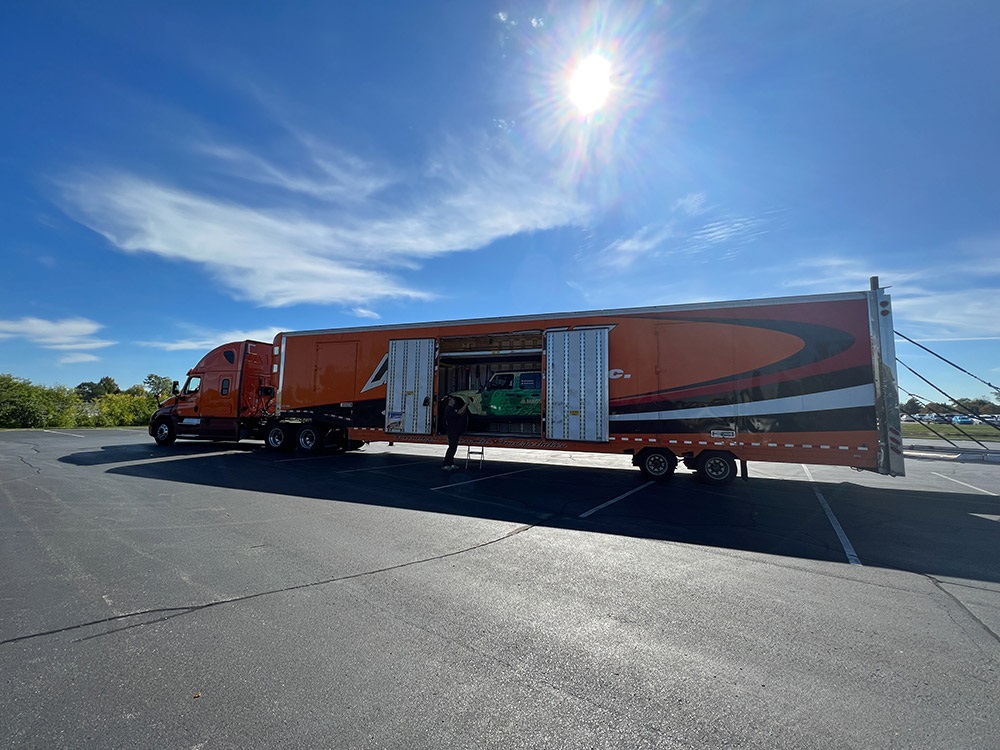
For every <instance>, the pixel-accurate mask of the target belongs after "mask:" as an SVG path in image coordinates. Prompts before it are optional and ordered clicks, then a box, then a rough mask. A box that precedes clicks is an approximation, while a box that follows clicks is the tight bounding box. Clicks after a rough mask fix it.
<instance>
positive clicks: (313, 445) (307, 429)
mask: <svg viewBox="0 0 1000 750" xmlns="http://www.w3.org/2000/svg"><path fill="white" fill-rule="evenodd" d="M325 437H326V435H325V432H324V431H323V430H321V429H320V428H319V427H317V426H316V425H314V424H305V425H302V426H301V427H300V428H299V432H298V434H297V435H296V436H295V442H296V444H297V445H298V447H299V450H300V451H302V452H303V453H319V452H320V451H321V450H322V449H323V442H324V438H325Z"/></svg>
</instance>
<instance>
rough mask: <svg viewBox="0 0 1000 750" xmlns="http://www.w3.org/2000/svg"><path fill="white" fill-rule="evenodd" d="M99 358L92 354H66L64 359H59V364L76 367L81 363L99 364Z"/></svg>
mask: <svg viewBox="0 0 1000 750" xmlns="http://www.w3.org/2000/svg"><path fill="white" fill-rule="evenodd" d="M100 361H101V358H100V357H98V356H96V355H94V354H84V353H83V352H79V353H77V354H67V355H66V356H64V357H60V358H59V364H61V365H77V364H82V363H83V362H100Z"/></svg>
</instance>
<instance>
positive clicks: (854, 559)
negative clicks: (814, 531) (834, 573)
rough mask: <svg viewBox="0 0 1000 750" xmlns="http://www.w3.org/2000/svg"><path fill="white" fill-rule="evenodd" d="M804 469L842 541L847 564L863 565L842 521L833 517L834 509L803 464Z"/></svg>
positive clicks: (841, 544)
mask: <svg viewBox="0 0 1000 750" xmlns="http://www.w3.org/2000/svg"><path fill="white" fill-rule="evenodd" d="M802 469H803V471H805V473H806V476H807V477H808V478H809V484H811V485H812V488H813V492H815V493H816V497H817V498H818V499H819V504H820V505H822V506H823V511H824V512H825V513H826V517H827V518H828V519H829V521H830V525H831V526H833V530H834V531H836V532H837V538H838V539H839V540H840V546H841V547H843V548H844V554H845V555H847V562H849V563H850V564H851V565H861V559H860V558H859V557H858V554H857V553H856V552H855V551H854V545H852V544H851V540H850V539H848V538H847V534H846V533H844V527H843V526H841V525H840V521H838V520H837V517H836V516H835V515H833V509H832V508H830V504H829V503H828V502H827V501H826V498H825V497H823V493H822V492H820V491H819V487H818V486H817V485H816V480H815V479H813V475H812V472H811V471H809V467H808V466H806V465H805V464H802Z"/></svg>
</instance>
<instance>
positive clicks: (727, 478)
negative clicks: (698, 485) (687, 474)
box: [695, 451, 736, 485]
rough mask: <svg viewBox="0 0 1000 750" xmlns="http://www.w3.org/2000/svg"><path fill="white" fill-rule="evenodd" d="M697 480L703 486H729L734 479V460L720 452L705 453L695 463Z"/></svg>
mask: <svg viewBox="0 0 1000 750" xmlns="http://www.w3.org/2000/svg"><path fill="white" fill-rule="evenodd" d="M695 465H696V471H697V472H698V479H700V480H701V481H702V482H704V483H705V484H717V485H721V484H729V483H730V482H732V481H733V480H734V479H736V459H734V458H733V457H732V456H731V455H730V454H728V453H723V452H722V451H706V452H704V453H702V454H701V455H700V456H698V458H697V460H696V462H695Z"/></svg>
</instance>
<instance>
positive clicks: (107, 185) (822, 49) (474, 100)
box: [0, 0, 1000, 398]
mask: <svg viewBox="0 0 1000 750" xmlns="http://www.w3.org/2000/svg"><path fill="white" fill-rule="evenodd" d="M998 38H1000V4H995V3H988V2H966V1H963V0H955V1H953V2H948V3H939V2H932V1H931V0H918V1H917V2H893V1H890V0H883V1H882V2H870V0H837V1H830V2H823V1H821V0H817V2H808V3H802V2H791V1H784V0H783V1H781V2H777V1H775V2H767V1H766V0H760V1H759V2H741V1H737V0H706V1H705V2H697V1H694V2H669V1H667V0H664V1H662V2H642V3H629V2H625V1H621V0H619V1H617V2H606V3H590V4H588V3H584V2H564V3H561V2H550V1H546V2H528V1H521V0H518V1H517V2H512V3H506V2H505V3H499V4H498V3H492V2H478V1H472V0H470V1H469V2H456V1H454V0H452V2H434V1H428V2H420V3H414V2H377V1H375V2H365V3H347V2H343V3H331V2H309V1H303V2H282V3H277V2H239V3H235V2H210V3H205V2H142V3H133V2H124V1H121V2H107V1H104V0H95V1H94V2H89V3H78V2H47V1H46V0H35V1H32V2H20V1H17V0H15V1H13V2H6V3H3V4H2V5H0V95H2V97H3V102H4V113H5V114H4V117H2V118H0V144H2V149H0V217H2V226H3V232H2V235H0V242H2V248H3V256H4V258H5V259H6V264H5V266H6V268H5V273H4V280H3V286H2V288H3V292H4V293H3V295H2V297H0V343H2V349H0V351H2V354H0V372H9V373H12V374H15V375H17V376H20V377H26V378H29V379H31V380H32V381H34V382H36V383H42V384H50V385H51V384H56V383H59V384H63V385H70V386H73V385H76V384H77V383H80V382H82V381H87V380H98V379H99V378H100V377H102V376H104V375H110V376H112V377H113V378H115V380H116V381H117V382H118V383H119V385H121V386H122V387H123V388H124V387H128V386H129V385H133V384H135V383H139V382H141V381H142V379H143V378H144V377H145V376H146V375H147V374H149V373H157V374H160V375H167V376H170V377H171V378H175V379H183V376H184V374H185V373H186V371H187V369H188V368H189V367H191V366H192V365H193V364H194V363H195V362H196V361H197V360H198V359H199V357H200V356H201V354H202V353H203V352H204V351H206V350H207V349H209V348H211V347H213V346H215V345H216V344H219V343H223V342H225V341H228V340H234V339H241V338H247V337H250V338H259V339H264V340H270V338H271V337H272V335H273V334H274V332H276V331H279V330H302V329H312V328H326V327H343V326H354V325H369V324H375V323H396V322H416V321H429V320H444V319H454V318H467V317H479V316H497V315H507V314H528V313H534V312H554V311H564V310H584V309H595V308H607V307H626V306H637V305H656V304H673V303H686V302H696V301H708V300H726V299H744V298H756V297H771V296H787V295H798V294H812V293H827V292H839V291H851V290H859V289H866V288H867V287H868V278H869V277H870V276H872V275H878V276H879V277H880V279H881V280H882V282H883V284H884V285H888V286H890V287H891V293H892V295H893V298H894V305H895V315H896V320H895V323H896V328H897V330H899V331H900V332H902V333H905V334H906V335H908V336H910V337H911V338H914V339H917V340H920V341H922V342H925V343H927V345H928V346H930V347H931V348H933V349H934V350H936V351H938V352H940V353H942V354H943V355H944V356H947V357H949V358H950V359H953V360H954V361H956V362H958V363H959V364H961V365H962V366H964V367H965V368H966V369H968V370H971V371H972V372H973V373H975V374H976V375H978V376H980V377H982V378H984V379H986V380H989V381H991V382H993V383H997V382H1000V294H998V291H1000V170H998V167H1000V137H998V133H1000V129H998V123H1000V85H998V84H1000V45H997V43H996V40H997V39H998ZM592 54H598V55H601V56H602V57H603V59H605V60H606V61H607V62H608V63H609V65H610V71H611V75H610V83H611V90H610V92H609V94H608V97H607V100H606V102H605V103H604V106H603V107H601V108H600V109H597V110H596V111H594V112H591V113H589V114H587V115H584V114H583V113H581V111H580V110H579V108H578V107H577V106H576V105H575V104H574V103H573V101H571V99H570V97H569V95H568V93H569V90H570V87H569V81H570V77H571V74H572V71H573V70H574V68H575V66H576V65H577V64H578V63H579V62H580V61H581V60H582V59H584V58H586V57H588V56H589V55H592ZM898 353H899V356H900V358H901V359H902V360H903V361H905V362H907V364H909V365H910V366H911V367H914V368H915V369H917V370H918V371H920V372H922V373H924V374H926V375H927V376H928V377H930V378H931V379H932V380H935V381H936V382H939V383H940V384H941V385H942V387H944V388H945V390H948V391H949V392H952V393H953V395H956V396H979V395H982V394H985V393H987V392H988V390H989V389H988V388H987V387H986V386H984V385H982V384H980V383H977V382H975V381H973V380H971V379H969V378H967V377H966V376H961V375H953V374H952V373H950V372H946V371H945V370H944V369H942V366H940V365H939V363H938V362H937V360H935V359H933V358H932V357H930V355H927V354H924V353H923V352H920V351H919V350H917V349H915V348H914V347H912V346H911V345H909V344H900V345H899V346H898ZM901 381H902V384H903V386H904V387H905V388H906V389H907V390H910V391H912V392H916V393H918V394H920V395H923V396H926V397H928V398H937V396H938V394H936V393H934V392H933V391H931V390H930V389H929V388H928V387H927V386H926V385H924V384H923V383H920V382H919V381H916V379H915V378H913V377H912V376H909V375H908V374H905V373H903V374H901Z"/></svg>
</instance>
